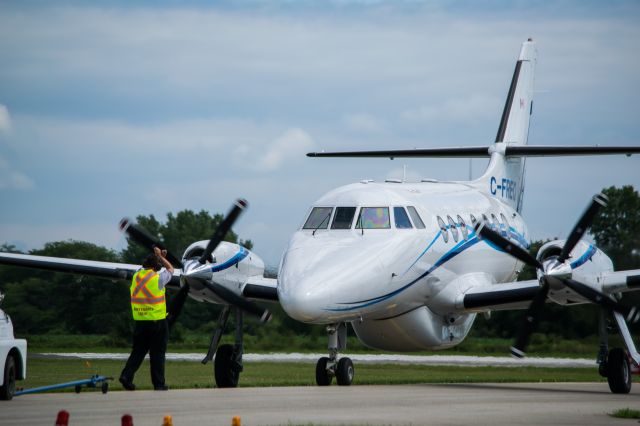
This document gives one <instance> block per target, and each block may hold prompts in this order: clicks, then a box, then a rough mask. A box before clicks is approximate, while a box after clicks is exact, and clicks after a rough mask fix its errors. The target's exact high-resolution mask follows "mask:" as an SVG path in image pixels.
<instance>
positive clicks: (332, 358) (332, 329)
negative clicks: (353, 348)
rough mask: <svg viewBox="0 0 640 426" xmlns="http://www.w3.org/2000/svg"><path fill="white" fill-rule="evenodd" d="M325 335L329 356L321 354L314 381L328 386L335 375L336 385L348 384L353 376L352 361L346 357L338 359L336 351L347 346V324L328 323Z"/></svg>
mask: <svg viewBox="0 0 640 426" xmlns="http://www.w3.org/2000/svg"><path fill="white" fill-rule="evenodd" d="M327 335H328V338H329V345H328V346H329V356H328V357H326V356H323V357H322V358H320V359H319V360H318V363H317V364H316V383H317V385H318V386H329V385H330V384H331V382H332V381H333V377H334V376H335V378H336V381H337V382H338V385H340V386H349V385H351V383H352V382H353V378H354V376H355V369H354V367H353V362H352V361H351V359H350V358H347V357H343V358H340V359H339V360H338V351H339V350H344V349H346V348H347V324H345V323H339V324H331V325H328V326H327Z"/></svg>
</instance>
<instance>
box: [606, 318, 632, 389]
mask: <svg viewBox="0 0 640 426" xmlns="http://www.w3.org/2000/svg"><path fill="white" fill-rule="evenodd" d="M613 317H614V319H615V321H616V325H617V326H618V331H619V332H620V335H621V336H622V339H623V341H624V343H625V346H626V350H625V349H622V348H613V349H611V350H609V344H608V338H609V332H610V331H611V329H612V328H613V327H611V325H610V324H608V321H607V318H606V313H605V312H603V311H601V313H600V327H599V328H600V330H599V332H600V351H599V353H598V364H599V367H598V372H599V373H600V375H601V376H602V377H606V378H607V382H608V383H609V389H611V392H613V393H629V392H630V391H631V373H632V371H631V364H632V363H634V364H635V365H636V367H638V366H639V364H640V355H639V354H638V351H637V350H636V348H635V345H634V343H633V340H632V339H631V334H630V333H629V329H628V327H627V323H626V322H625V320H624V317H623V316H622V315H620V314H619V313H617V312H614V313H613Z"/></svg>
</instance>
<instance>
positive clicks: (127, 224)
mask: <svg viewBox="0 0 640 426" xmlns="http://www.w3.org/2000/svg"><path fill="white" fill-rule="evenodd" d="M120 230H121V231H122V232H124V233H125V234H126V235H127V236H128V237H129V238H130V239H132V240H133V241H135V242H136V243H138V244H140V245H141V246H142V247H144V248H146V249H147V250H149V251H151V252H152V251H153V248H154V247H158V248H159V249H160V250H167V248H166V247H165V245H164V244H162V242H160V240H159V239H157V238H156V237H154V236H152V235H151V234H150V233H149V232H148V231H147V230H146V229H144V228H143V227H142V226H140V225H138V224H136V223H132V222H131V220H130V219H129V218H126V217H125V218H124V219H122V220H121V221H120ZM166 258H167V260H168V261H169V263H171V264H172V265H173V266H174V267H177V268H182V267H183V265H182V261H181V260H180V259H179V258H178V257H176V256H175V255H174V254H173V253H171V252H170V251H169V250H167V255H166Z"/></svg>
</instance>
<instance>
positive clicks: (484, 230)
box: [475, 222, 543, 269]
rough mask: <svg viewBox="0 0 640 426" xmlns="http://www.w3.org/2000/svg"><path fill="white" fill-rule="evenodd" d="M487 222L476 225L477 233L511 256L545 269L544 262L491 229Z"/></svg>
mask: <svg viewBox="0 0 640 426" xmlns="http://www.w3.org/2000/svg"><path fill="white" fill-rule="evenodd" d="M486 225H487V224H486V223H485V222H479V223H477V224H476V226H475V231H476V234H478V235H480V237H481V238H483V239H485V240H488V241H490V242H491V243H493V244H494V245H496V246H498V247H500V248H501V249H502V250H504V251H505V252H507V253H509V254H510V255H511V256H513V257H515V258H516V259H519V260H521V261H523V262H524V263H526V264H527V265H529V266H532V267H534V268H538V269H543V268H542V264H541V263H540V262H538V260H537V259H536V258H535V257H533V256H531V254H529V252H528V251H526V250H525V249H523V248H522V247H520V246H519V245H517V244H514V243H512V242H511V241H509V240H507V239H506V238H505V237H503V236H502V235H500V234H499V233H497V232H495V231H494V230H492V229H490V228H489V227H488V226H486Z"/></svg>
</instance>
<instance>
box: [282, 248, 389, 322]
mask: <svg viewBox="0 0 640 426" xmlns="http://www.w3.org/2000/svg"><path fill="white" fill-rule="evenodd" d="M385 275H386V274H385V273H384V272H383V271H382V268H381V266H380V263H379V262H377V261H375V260H374V259H372V257H371V256H362V255H360V256H354V255H353V251H352V250H351V248H350V247H335V246H334V247H332V248H329V247H319V246H313V247H303V248H295V249H290V250H289V251H288V252H287V253H286V255H285V258H284V260H283V263H282V266H281V268H280V273H279V274H278V298H279V300H280V303H281V304H282V308H283V309H284V310H285V312H286V313H287V314H288V315H289V316H291V317H292V318H294V319H296V320H298V321H302V322H306V323H316V324H322V323H325V324H326V323H329V322H334V321H336V320H349V318H351V317H354V318H355V317H357V315H358V314H359V313H358V312H356V311H355V310H351V309H349V308H350V307H349V305H350V304H351V303H352V302H353V301H358V300H364V299H367V298H368V297H369V296H370V294H369V292H370V291H371V289H372V285H371V284H372V283H373V282H374V280H375V279H376V278H377V279H378V280H380V279H381V277H383V276H385ZM343 308H345V309H343Z"/></svg>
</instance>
